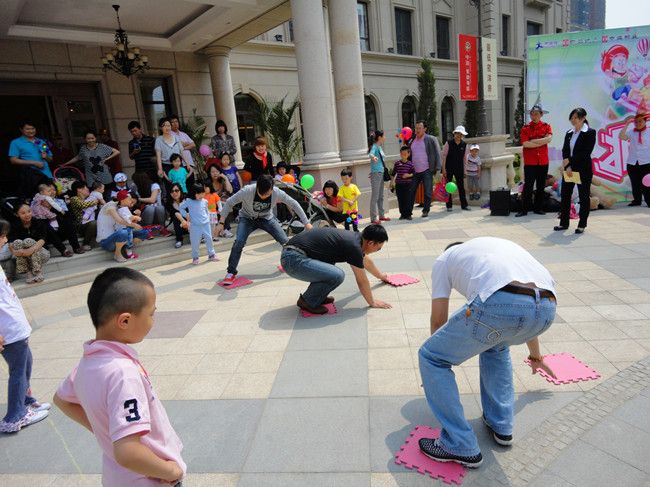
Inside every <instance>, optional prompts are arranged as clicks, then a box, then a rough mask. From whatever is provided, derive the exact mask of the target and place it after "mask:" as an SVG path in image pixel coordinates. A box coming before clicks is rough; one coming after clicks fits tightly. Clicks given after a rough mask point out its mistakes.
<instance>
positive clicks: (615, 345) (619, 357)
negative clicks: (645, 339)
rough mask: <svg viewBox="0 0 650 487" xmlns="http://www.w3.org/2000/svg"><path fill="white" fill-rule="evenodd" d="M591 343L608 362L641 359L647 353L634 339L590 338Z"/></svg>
mask: <svg viewBox="0 0 650 487" xmlns="http://www.w3.org/2000/svg"><path fill="white" fill-rule="evenodd" d="M590 343H591V345H592V346H593V347H594V348H595V349H596V350H598V352H599V353H600V354H602V355H603V356H604V357H605V358H606V359H607V360H609V361H610V362H618V361H633V362H636V361H637V360H641V359H643V358H645V357H646V356H647V355H648V352H647V350H646V349H645V347H643V346H641V345H639V344H638V343H637V342H636V341H635V340H591V341H590Z"/></svg>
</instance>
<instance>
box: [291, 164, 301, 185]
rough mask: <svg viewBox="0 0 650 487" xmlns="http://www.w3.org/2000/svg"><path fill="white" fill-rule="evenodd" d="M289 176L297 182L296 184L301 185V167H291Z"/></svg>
mask: <svg viewBox="0 0 650 487" xmlns="http://www.w3.org/2000/svg"><path fill="white" fill-rule="evenodd" d="M289 174H291V175H292V176H293V178H294V179H295V180H296V184H300V166H295V165H291V166H289Z"/></svg>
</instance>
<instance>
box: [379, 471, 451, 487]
mask: <svg viewBox="0 0 650 487" xmlns="http://www.w3.org/2000/svg"><path fill="white" fill-rule="evenodd" d="M402 468H404V473H397V472H394V473H372V474H370V486H371V487H442V486H443V485H445V486H446V485H447V484H445V483H443V482H442V480H439V479H432V478H431V477H430V476H429V475H428V474H427V475H421V474H419V473H417V471H415V470H409V469H407V468H406V467H402Z"/></svg>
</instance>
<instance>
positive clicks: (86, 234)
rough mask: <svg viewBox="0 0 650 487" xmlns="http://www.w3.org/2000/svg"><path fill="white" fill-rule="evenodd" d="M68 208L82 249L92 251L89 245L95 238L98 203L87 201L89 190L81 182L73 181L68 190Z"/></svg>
mask: <svg viewBox="0 0 650 487" xmlns="http://www.w3.org/2000/svg"><path fill="white" fill-rule="evenodd" d="M69 195H70V208H71V209H72V214H73V215H74V219H75V225H76V227H77V232H78V233H79V235H81V236H82V237H83V247H82V248H83V249H84V250H85V251H86V252H88V251H89V250H92V247H91V244H92V242H93V241H95V239H96V238H97V210H98V207H99V201H98V200H96V199H88V196H90V188H89V187H88V185H87V184H86V183H85V182H83V181H75V182H74V183H72V186H71V188H70V192H69Z"/></svg>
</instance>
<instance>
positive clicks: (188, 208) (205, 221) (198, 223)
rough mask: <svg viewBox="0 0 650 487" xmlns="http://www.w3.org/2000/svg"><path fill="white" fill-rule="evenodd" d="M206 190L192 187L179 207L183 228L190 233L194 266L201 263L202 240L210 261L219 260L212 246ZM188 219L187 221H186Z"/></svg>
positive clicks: (200, 186)
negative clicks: (200, 248)
mask: <svg viewBox="0 0 650 487" xmlns="http://www.w3.org/2000/svg"><path fill="white" fill-rule="evenodd" d="M204 196H205V190H204V189H203V185H201V184H193V185H192V186H190V191H189V192H188V195H187V198H186V199H185V201H183V202H182V203H181V204H180V206H179V207H178V211H179V212H180V214H181V227H183V228H184V229H186V230H188V231H189V233H190V244H191V245H192V264H194V265H196V264H198V263H199V245H201V239H202V238H203V239H204V240H205V246H206V247H207V248H208V260H219V259H218V258H217V256H216V254H215V253H214V247H213V246H212V234H211V233H210V214H209V213H210V212H209V211H208V202H207V200H205V199H204V198H203V197H204ZM186 219H187V220H186Z"/></svg>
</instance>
